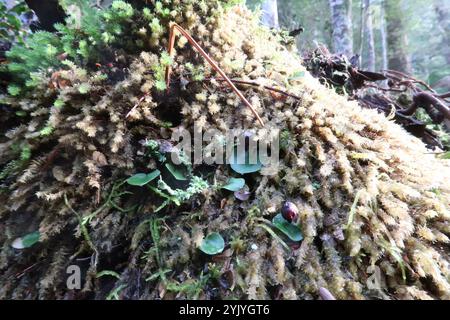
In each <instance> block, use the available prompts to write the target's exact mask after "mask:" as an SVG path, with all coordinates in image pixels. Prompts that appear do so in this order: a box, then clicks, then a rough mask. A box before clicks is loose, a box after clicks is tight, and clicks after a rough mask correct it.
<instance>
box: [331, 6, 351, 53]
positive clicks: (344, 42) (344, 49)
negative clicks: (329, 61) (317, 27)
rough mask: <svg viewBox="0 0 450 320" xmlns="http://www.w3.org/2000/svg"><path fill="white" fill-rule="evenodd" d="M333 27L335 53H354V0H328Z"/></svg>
mask: <svg viewBox="0 0 450 320" xmlns="http://www.w3.org/2000/svg"><path fill="white" fill-rule="evenodd" d="M328 2H329V4H330V10H331V23H332V29H333V34H332V36H333V49H334V52H335V53H338V54H345V55H346V56H347V57H351V56H352V55H353V30H352V22H351V21H352V20H351V15H352V0H328Z"/></svg>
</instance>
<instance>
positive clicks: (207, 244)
mask: <svg viewBox="0 0 450 320" xmlns="http://www.w3.org/2000/svg"><path fill="white" fill-rule="evenodd" d="M224 247H225V241H224V240H223V238H222V236H221V235H220V234H219V233H217V232H213V233H210V234H209V235H208V236H207V237H206V238H205V239H203V241H202V244H201V245H200V250H202V251H203V252H204V253H206V254H209V255H210V256H213V255H215V254H218V253H221V252H222V251H223V249H224Z"/></svg>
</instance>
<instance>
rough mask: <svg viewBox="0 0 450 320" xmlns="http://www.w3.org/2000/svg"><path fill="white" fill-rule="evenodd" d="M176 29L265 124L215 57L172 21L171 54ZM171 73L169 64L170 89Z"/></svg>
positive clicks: (171, 54) (167, 76) (168, 81)
mask: <svg viewBox="0 0 450 320" xmlns="http://www.w3.org/2000/svg"><path fill="white" fill-rule="evenodd" d="M175 31H178V32H180V33H181V34H182V35H183V36H184V37H185V38H186V39H187V40H188V41H189V43H190V44H191V45H192V46H193V47H194V48H195V49H197V51H198V52H199V53H200V54H201V55H202V56H203V58H205V60H206V61H207V62H208V63H209V64H210V65H211V67H213V69H214V70H216V71H217V72H218V73H219V74H220V76H221V77H222V78H224V79H225V81H226V82H227V83H228V85H229V86H230V87H231V88H232V89H233V91H234V92H235V93H236V94H237V95H238V96H239V98H241V100H242V101H243V102H244V104H245V105H246V106H247V107H248V108H250V110H251V111H252V113H253V114H254V115H255V117H256V119H257V120H258V122H259V123H260V124H261V125H262V126H264V122H263V120H262V119H261V117H260V116H259V114H258V112H256V110H255V108H253V106H252V105H251V103H250V102H248V100H247V99H246V98H245V97H244V95H243V94H242V93H241V91H239V89H238V88H236V86H235V85H234V84H233V82H232V81H231V80H230V79H229V78H228V77H227V75H226V74H225V72H223V71H222V69H221V68H220V67H219V66H218V65H217V63H216V62H215V61H214V60H213V59H211V57H210V56H209V55H208V54H207V53H206V52H205V50H203V48H202V47H201V46H200V45H199V44H198V43H197V41H195V40H194V39H193V38H192V37H191V36H190V35H189V33H188V32H187V31H186V30H184V29H183V28H182V27H181V26H179V25H178V24H176V23H175V22H172V23H171V24H170V35H169V48H168V52H169V56H170V57H173V55H174V44H175ZM171 73H172V68H171V66H170V65H169V66H167V68H166V85H167V90H169V88H170V76H171Z"/></svg>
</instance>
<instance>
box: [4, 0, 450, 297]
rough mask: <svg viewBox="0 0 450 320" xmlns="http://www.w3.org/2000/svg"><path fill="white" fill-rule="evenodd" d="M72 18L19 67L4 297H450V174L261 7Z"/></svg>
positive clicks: (41, 39)
mask: <svg viewBox="0 0 450 320" xmlns="http://www.w3.org/2000/svg"><path fill="white" fill-rule="evenodd" d="M61 3H62V4H63V7H64V8H65V9H66V13H67V19H66V21H65V23H61V24H58V25H56V26H55V28H56V30H57V33H50V32H42V31H41V32H35V33H33V34H31V35H29V36H27V39H25V40H24V43H23V44H22V43H20V42H19V43H17V44H15V45H14V46H13V48H12V49H11V50H10V51H9V53H8V57H7V69H8V70H7V72H8V76H9V77H10V79H11V81H10V82H9V83H8V85H9V88H8V89H7V90H6V89H5V90H4V91H2V92H1V93H0V96H1V100H2V105H3V104H4V105H5V108H3V107H2V108H3V109H2V110H4V112H3V111H2V113H1V120H0V121H1V126H0V127H1V131H2V139H1V141H0V154H1V157H0V167H1V169H0V203H1V205H0V221H1V223H0V244H1V246H0V248H1V249H0V270H1V272H0V298H1V299H6V298H9V299H10V298H28V299H37V298H40V299H44V298H47V299H85V298H92V299H271V298H282V299H317V298H319V297H325V298H327V299H329V298H331V297H333V298H335V299H372V298H380V297H381V298H389V299H428V298H430V299H449V298H450V282H449V279H450V271H449V268H448V266H449V263H450V258H449V256H448V253H447V251H446V248H447V247H446V246H447V244H448V243H449V242H450V240H449V235H450V227H449V225H450V210H449V209H450V208H449V202H448V199H449V196H450V185H449V183H448V181H450V167H449V164H448V160H446V159H439V158H437V157H435V156H434V155H432V154H429V152H427V151H428V150H427V149H426V147H425V145H423V144H422V143H421V142H420V141H419V140H417V139H415V138H414V137H412V136H411V135H410V134H409V133H407V132H406V131H405V130H403V128H401V127H400V126H398V125H397V124H395V123H393V122H392V121H390V120H389V119H386V117H385V116H383V115H381V114H379V113H377V112H376V111H375V110H368V109H362V108H361V107H360V106H359V105H358V104H357V102H355V101H349V100H348V99H347V98H346V97H344V96H340V95H338V94H336V93H335V92H334V91H333V90H331V89H329V88H327V87H325V86H323V85H321V84H320V82H319V80H317V79H315V78H313V77H312V76H311V74H310V73H309V72H307V71H306V69H305V67H304V66H303V65H302V60H301V59H300V57H299V56H298V54H297V53H296V52H294V51H292V50H291V48H287V47H286V46H285V45H284V43H283V42H282V41H281V38H282V37H280V36H279V35H278V34H277V33H276V32H274V31H271V30H268V29H266V28H264V27H261V26H260V25H259V22H258V18H257V17H255V16H254V14H253V13H251V12H250V11H249V10H247V9H246V8H245V6H243V5H242V4H240V3H237V1H234V3H233V5H231V4H230V2H229V1H219V0H211V1H198V0H183V1H180V0H171V1H170V0H161V1H153V0H152V1H139V0H134V1H130V3H126V2H124V1H113V2H112V4H111V5H110V6H107V7H106V8H99V7H98V6H91V5H86V4H90V2H87V1H86V2H83V1H81V2H80V1H68V0H67V1H61ZM69 7H70V10H69ZM75 9H76V10H75ZM77 13H78V14H77ZM173 23H176V24H177V25H179V26H180V27H181V28H182V29H183V30H185V31H186V32H187V33H188V34H189V35H190V36H191V38H193V40H195V41H196V43H197V44H198V45H199V46H200V47H201V48H202V50H203V51H204V52H205V53H206V54H207V55H208V57H209V58H210V59H211V60H212V61H213V62H214V63H215V64H210V63H209V62H208V61H206V62H205V58H204V56H203V55H199V53H198V52H199V51H198V50H197V51H196V50H193V49H198V48H195V46H194V47H193V45H192V41H191V42H189V41H187V39H186V37H176V38H172V39H174V43H173V50H174V51H172V53H175V52H176V54H173V55H171V54H169V52H168V44H169V36H170V31H171V30H170V26H171V25H172V26H173ZM168 66H170V70H171V77H170V81H167V82H166V80H167V79H168V78H166V70H167V67H168ZM219 69H220V70H221V72H223V74H225V75H226V76H227V77H228V79H229V80H230V82H231V83H232V84H233V86H234V88H235V89H237V90H234V88H233V86H230V83H229V82H227V81H226V79H225V78H224V77H223V76H221V72H219V71H218V70H219ZM2 70H3V69H2ZM2 72H3V71H2ZM237 92H240V93H241V94H242V96H243V97H244V98H245V101H247V102H248V104H247V103H246V102H244V100H243V99H242V97H241V96H240V95H238V94H237ZM250 106H251V108H250ZM256 115H258V116H259V117H260V119H261V120H262V121H261V122H262V123H263V124H264V125H261V122H260V121H259V120H258V118H257V117H256ZM235 129H242V130H243V131H241V132H240V133H239V134H237V137H244V138H243V141H241V142H239V141H238V140H239V139H234V140H233V139H232V140H229V139H227V136H228V134H229V133H232V132H233V130H235ZM188 134H189V135H188ZM206 135H208V137H205V136H206ZM184 137H185V138H186V140H184ZM278 137H279V138H278ZM278 140H279V146H276V144H277V141H278ZM183 142H186V144H183ZM187 142H189V143H187ZM252 146H256V147H252ZM227 149H228V150H230V153H227ZM197 150H200V151H199V152H197ZM220 150H222V151H223V155H222V156H220ZM219 160H221V161H222V162H220V161H219ZM230 160H236V161H235V162H234V163H233V162H232V161H230ZM271 164H275V165H274V166H272V165H271ZM239 179H243V180H244V181H242V180H239ZM286 202H289V203H291V204H290V205H289V207H285V208H284V209H283V206H284V205H285V203H286ZM283 212H284V214H283ZM294 213H295V214H294ZM30 235H31V236H30ZM202 249H203V250H202ZM71 265H77V266H78V267H79V269H80V271H81V274H82V275H83V276H82V278H81V282H80V284H81V290H79V291H73V290H69V289H68V288H67V286H66V279H65V277H64V276H63V275H65V272H66V270H67V267H68V266H71ZM98 275H101V276H100V277H98ZM138 284H139V285H138ZM274 288H277V290H273V289H274ZM374 288H375V289H374ZM378 288H379V289H378ZM275 291H276V292H275Z"/></svg>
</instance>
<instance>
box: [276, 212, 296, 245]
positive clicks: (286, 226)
mask: <svg viewBox="0 0 450 320" xmlns="http://www.w3.org/2000/svg"><path fill="white" fill-rule="evenodd" d="M272 223H273V225H274V226H275V227H277V229H278V230H280V231H281V232H283V233H284V234H285V235H286V236H288V237H289V239H291V240H292V241H296V242H298V241H302V240H303V236H302V232H301V231H300V228H299V227H297V226H296V225H293V224H292V223H290V222H289V221H287V220H286V219H285V218H283V216H282V215H281V213H279V214H277V215H276V216H275V217H274V218H273V219H272Z"/></svg>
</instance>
